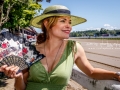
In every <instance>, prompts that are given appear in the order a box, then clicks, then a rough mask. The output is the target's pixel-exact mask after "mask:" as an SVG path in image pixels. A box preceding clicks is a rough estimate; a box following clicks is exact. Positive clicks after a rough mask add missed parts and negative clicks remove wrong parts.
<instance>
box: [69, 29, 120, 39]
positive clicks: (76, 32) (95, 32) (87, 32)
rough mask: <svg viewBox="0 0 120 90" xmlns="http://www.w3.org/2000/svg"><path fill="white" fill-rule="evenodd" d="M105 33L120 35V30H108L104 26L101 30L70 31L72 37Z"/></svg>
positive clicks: (97, 35)
mask: <svg viewBox="0 0 120 90" xmlns="http://www.w3.org/2000/svg"><path fill="white" fill-rule="evenodd" d="M103 34H108V35H112V36H117V35H120V30H107V29H104V28H101V29H100V31H99V30H85V31H74V32H71V33H70V37H83V36H95V37H99V36H102V35H103Z"/></svg>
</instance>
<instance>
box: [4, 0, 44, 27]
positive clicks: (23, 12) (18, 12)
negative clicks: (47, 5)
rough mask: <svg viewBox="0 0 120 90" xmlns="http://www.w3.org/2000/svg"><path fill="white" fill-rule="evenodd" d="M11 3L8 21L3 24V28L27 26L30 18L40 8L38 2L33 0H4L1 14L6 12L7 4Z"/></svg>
mask: <svg viewBox="0 0 120 90" xmlns="http://www.w3.org/2000/svg"><path fill="white" fill-rule="evenodd" d="M13 3H14V5H13V7H12V8H11V10H10V13H9V16H8V18H9V19H8V21H7V22H6V23H4V24H3V27H5V28H16V27H18V26H20V27H21V28H24V27H26V26H29V24H30V20H31V19H32V18H33V17H34V16H35V15H36V14H37V13H38V12H40V10H41V9H42V7H41V5H40V4H37V3H36V2H34V1H33V0H5V3H4V8H3V11H4V12H3V16H4V17H5V15H6V14H7V11H8V9H9V8H8V7H9V5H12V4H13Z"/></svg>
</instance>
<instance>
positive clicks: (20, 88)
mask: <svg viewBox="0 0 120 90" xmlns="http://www.w3.org/2000/svg"><path fill="white" fill-rule="evenodd" d="M21 74H22V75H20V77H18V78H15V84H14V86H15V90H25V88H26V83H27V78H28V70H24V71H22V73H21Z"/></svg>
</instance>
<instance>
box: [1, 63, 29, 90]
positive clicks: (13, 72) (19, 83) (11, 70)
mask: <svg viewBox="0 0 120 90" xmlns="http://www.w3.org/2000/svg"><path fill="white" fill-rule="evenodd" d="M18 70H19V67H18V66H14V65H12V66H7V65H3V66H2V67H1V68H0V71H1V72H4V73H5V75H6V76H8V77H10V78H15V84H14V86H15V90H25V88H26V84H25V83H26V82H27V77H28V70H24V71H22V72H19V73H18Z"/></svg>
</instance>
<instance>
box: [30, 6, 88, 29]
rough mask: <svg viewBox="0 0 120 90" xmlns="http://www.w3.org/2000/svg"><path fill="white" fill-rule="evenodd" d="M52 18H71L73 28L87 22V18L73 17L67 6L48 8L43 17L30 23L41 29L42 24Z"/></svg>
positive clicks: (37, 17)
mask: <svg viewBox="0 0 120 90" xmlns="http://www.w3.org/2000/svg"><path fill="white" fill-rule="evenodd" d="M51 16H71V22H72V26H75V25H78V24H81V23H83V22H86V21H87V20H86V19H85V18H82V17H78V16H74V15H71V14H70V11H69V9H68V8H67V7H65V6H62V5H53V6H49V7H47V8H46V9H45V10H44V11H43V13H42V14H41V15H39V16H36V17H34V18H33V19H32V20H31V21H30V24H31V25H32V26H34V27H37V28H41V24H40V23H41V21H42V20H43V19H45V18H47V17H51Z"/></svg>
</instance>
